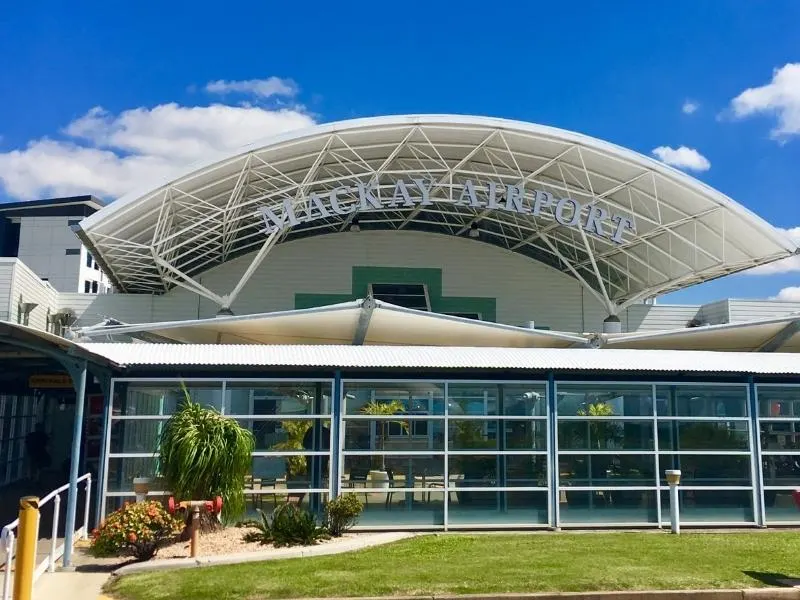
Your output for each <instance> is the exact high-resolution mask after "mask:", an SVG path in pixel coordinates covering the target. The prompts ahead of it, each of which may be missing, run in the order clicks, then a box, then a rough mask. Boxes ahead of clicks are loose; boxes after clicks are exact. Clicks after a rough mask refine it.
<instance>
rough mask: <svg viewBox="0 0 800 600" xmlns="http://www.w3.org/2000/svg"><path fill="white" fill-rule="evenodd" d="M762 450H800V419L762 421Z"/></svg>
mask: <svg viewBox="0 0 800 600" xmlns="http://www.w3.org/2000/svg"><path fill="white" fill-rule="evenodd" d="M760 428H761V448H762V450H800V421H788V420H787V421H762V422H761V423H760Z"/></svg>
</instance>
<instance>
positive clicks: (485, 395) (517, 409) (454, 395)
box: [447, 383, 547, 417]
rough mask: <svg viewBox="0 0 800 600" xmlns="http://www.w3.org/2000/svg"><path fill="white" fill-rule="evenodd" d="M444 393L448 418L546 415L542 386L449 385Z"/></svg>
mask: <svg viewBox="0 0 800 600" xmlns="http://www.w3.org/2000/svg"><path fill="white" fill-rule="evenodd" d="M447 393H448V394H449V398H448V399H447V411H448V414H449V415H451V416H461V415H469V416H482V415H487V416H488V415H492V416H493V415H509V416H520V417H546V416H547V391H546V388H545V386H544V384H531V385H517V384H507V385H506V384H488V385H487V384H470V383H451V384H449V385H448V386H447Z"/></svg>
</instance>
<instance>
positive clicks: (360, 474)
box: [344, 467, 369, 506]
mask: <svg viewBox="0 0 800 600" xmlns="http://www.w3.org/2000/svg"><path fill="white" fill-rule="evenodd" d="M368 476H369V469H364V468H360V467H352V468H351V469H350V476H349V477H348V478H347V480H346V481H345V482H344V484H345V486H346V487H349V488H355V487H356V484H357V483H360V484H361V487H363V488H366V487H367V477H368ZM364 504H366V505H367V506H369V494H368V493H367V492H364Z"/></svg>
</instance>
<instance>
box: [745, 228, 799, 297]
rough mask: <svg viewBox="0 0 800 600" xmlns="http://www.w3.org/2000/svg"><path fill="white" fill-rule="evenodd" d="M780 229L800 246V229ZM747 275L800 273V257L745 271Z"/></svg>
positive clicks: (791, 257)
mask: <svg viewBox="0 0 800 600" xmlns="http://www.w3.org/2000/svg"><path fill="white" fill-rule="evenodd" d="M778 229H779V230H780V231H782V232H783V233H785V234H786V237H788V238H789V239H790V240H791V241H793V242H794V243H795V244H797V245H798V246H800V227H792V228H791V229H782V228H780V227H778ZM745 273H747V274H748V275H780V274H781V273H800V255H795V256H790V257H789V258H784V259H783V260H779V261H776V262H774V263H769V264H768V265H762V266H760V267H756V268H755V269H750V270H748V271H745ZM786 289H792V288H786ZM794 289H800V288H794ZM779 295H780V294H779Z"/></svg>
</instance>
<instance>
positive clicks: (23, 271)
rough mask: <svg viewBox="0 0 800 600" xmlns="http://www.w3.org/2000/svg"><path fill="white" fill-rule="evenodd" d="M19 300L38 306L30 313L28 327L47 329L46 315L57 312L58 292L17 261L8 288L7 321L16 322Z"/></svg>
mask: <svg viewBox="0 0 800 600" xmlns="http://www.w3.org/2000/svg"><path fill="white" fill-rule="evenodd" d="M20 299H21V300H22V302H34V303H36V304H37V305H38V306H36V308H34V309H33V310H32V311H31V312H30V314H29V316H28V325H30V326H31V327H36V328H37V329H47V317H48V315H52V314H53V313H54V312H56V310H57V308H56V307H57V303H58V292H57V291H56V290H55V289H54V288H53V287H52V286H51V285H49V284H48V283H47V282H44V281H42V280H41V279H40V278H39V276H38V275H36V273H34V272H33V271H32V270H31V269H29V268H28V267H27V265H25V264H24V263H23V262H22V261H19V260H17V261H16V262H15V263H14V265H13V274H12V282H11V286H10V298H9V300H10V315H9V319H8V320H9V321H12V322H15V323H16V322H17V319H18V315H19V303H20Z"/></svg>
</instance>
